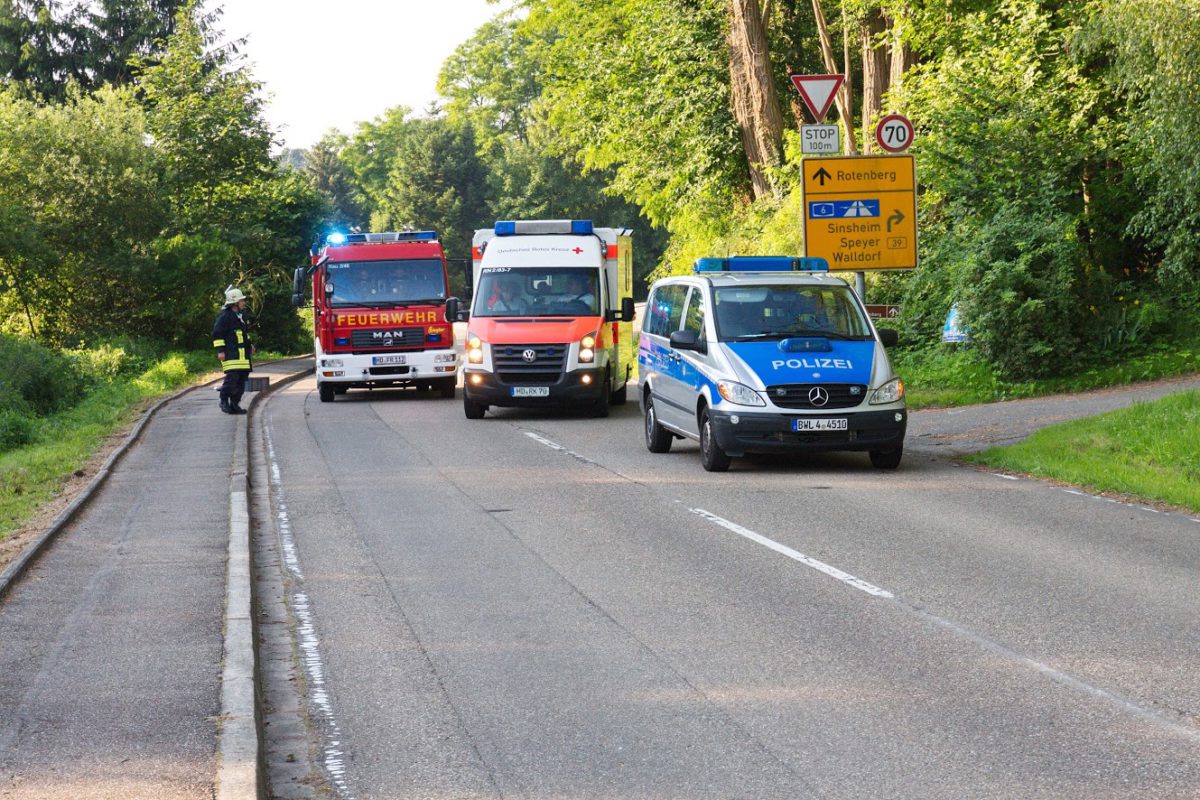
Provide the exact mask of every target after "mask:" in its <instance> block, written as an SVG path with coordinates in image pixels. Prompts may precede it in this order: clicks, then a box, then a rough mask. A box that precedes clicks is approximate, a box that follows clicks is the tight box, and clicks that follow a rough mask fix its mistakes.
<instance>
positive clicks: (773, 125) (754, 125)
mask: <svg viewBox="0 0 1200 800" xmlns="http://www.w3.org/2000/svg"><path fill="white" fill-rule="evenodd" d="M729 9H730V14H729V77H730V86H731V87H732V90H733V91H732V94H733V113H734V117H735V118H736V119H737V123H738V127H739V128H741V131H742V145H743V147H744V149H745V151H746V161H747V163H748V164H749V166H750V182H751V185H752V186H753V189H754V197H755V199H759V198H762V197H767V196H775V195H776V194H777V193H778V192H777V190H776V187H775V186H774V185H773V184H772V183H771V180H770V178H769V177H768V175H767V172H766V168H770V167H776V166H778V165H779V163H780V161H781V160H782V154H783V116H782V114H780V111H779V95H778V93H777V92H776V91H775V76H774V72H773V70H772V69H771V54H770V52H769V50H768V49H767V32H766V28H765V27H764V25H763V15H762V12H761V11H760V10H759V5H758V0H730V3H729Z"/></svg>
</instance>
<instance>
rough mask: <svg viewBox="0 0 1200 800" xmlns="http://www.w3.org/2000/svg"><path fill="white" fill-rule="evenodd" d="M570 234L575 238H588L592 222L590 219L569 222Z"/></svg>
mask: <svg viewBox="0 0 1200 800" xmlns="http://www.w3.org/2000/svg"><path fill="white" fill-rule="evenodd" d="M571 233H573V234H575V235H576V236H590V235H591V233H592V221H591V220H590V219H573V220H571Z"/></svg>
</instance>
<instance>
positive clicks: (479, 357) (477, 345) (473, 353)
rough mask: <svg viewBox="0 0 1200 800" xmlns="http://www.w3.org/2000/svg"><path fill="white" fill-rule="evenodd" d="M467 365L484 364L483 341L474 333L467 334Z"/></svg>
mask: <svg viewBox="0 0 1200 800" xmlns="http://www.w3.org/2000/svg"><path fill="white" fill-rule="evenodd" d="M467 363H468V364H482V363H483V340H482V339H480V338H479V337H478V336H476V335H475V334H473V333H468V334H467Z"/></svg>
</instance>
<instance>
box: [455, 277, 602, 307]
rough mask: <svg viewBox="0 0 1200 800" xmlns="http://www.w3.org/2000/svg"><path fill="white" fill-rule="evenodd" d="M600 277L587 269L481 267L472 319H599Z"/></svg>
mask: <svg viewBox="0 0 1200 800" xmlns="http://www.w3.org/2000/svg"><path fill="white" fill-rule="evenodd" d="M599 277H600V273H599V271H598V270H595V269H588V268H586V267H551V268H545V267H539V268H537V269H525V268H521V269H510V268H508V267H484V268H483V269H482V270H481V271H480V273H479V286H477V287H475V307H474V308H473V309H472V310H471V316H473V317H521V316H530V317H588V316H592V317H594V316H599V314H600V292H599V290H598V287H599Z"/></svg>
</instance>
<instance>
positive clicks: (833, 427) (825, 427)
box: [792, 417, 850, 431]
mask: <svg viewBox="0 0 1200 800" xmlns="http://www.w3.org/2000/svg"><path fill="white" fill-rule="evenodd" d="M849 429H850V426H849V424H848V423H847V420H846V418H845V417H838V418H836V419H829V418H826V417H820V418H818V419H794V420H792V430H794V431H845V430H849Z"/></svg>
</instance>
